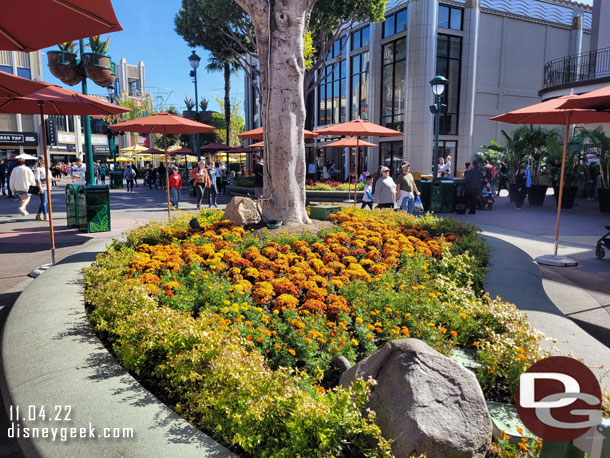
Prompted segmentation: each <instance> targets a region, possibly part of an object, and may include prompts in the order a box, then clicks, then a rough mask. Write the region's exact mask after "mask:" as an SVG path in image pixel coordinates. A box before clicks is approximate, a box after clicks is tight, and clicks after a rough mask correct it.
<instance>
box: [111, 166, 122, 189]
mask: <svg viewBox="0 0 610 458" xmlns="http://www.w3.org/2000/svg"><path fill="white" fill-rule="evenodd" d="M110 189H123V172H120V171H118V170H117V171H115V172H110Z"/></svg>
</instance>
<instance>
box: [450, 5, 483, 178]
mask: <svg viewBox="0 0 610 458" xmlns="http://www.w3.org/2000/svg"><path fill="white" fill-rule="evenodd" d="M480 3H481V2H480V0H467V2H466V8H465V9H464V38H463V41H462V74H461V82H460V108H459V125H458V150H457V158H453V164H452V165H451V169H452V173H453V174H455V171H456V170H460V169H461V167H462V165H463V164H464V162H470V159H472V156H473V154H474V153H475V152H476V151H477V148H478V147H479V146H481V145H474V144H473V136H474V126H475V117H474V114H475V98H476V75H477V48H478V45H479V18H480V14H481V10H480V7H481V4H480ZM456 159H457V160H459V164H457V163H456Z"/></svg>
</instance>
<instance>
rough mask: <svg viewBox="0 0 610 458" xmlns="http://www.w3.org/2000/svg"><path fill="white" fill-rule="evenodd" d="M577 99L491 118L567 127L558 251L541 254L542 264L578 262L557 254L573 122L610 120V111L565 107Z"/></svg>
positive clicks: (570, 97) (553, 101) (561, 99)
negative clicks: (569, 140) (568, 149)
mask: <svg viewBox="0 0 610 458" xmlns="http://www.w3.org/2000/svg"><path fill="white" fill-rule="evenodd" d="M577 98H578V96H576V95H566V96H563V97H558V98H556V99H551V100H547V101H545V102H542V103H537V104H534V105H530V106H527V107H525V108H520V109H519V110H514V111H511V112H508V113H505V114H503V115H500V116H494V117H493V118H489V119H491V120H492V121H500V122H507V123H511V124H560V125H564V126H565V135H564V140H563V154H562V158H561V177H560V180H559V196H558V199H557V221H556V223H555V252H554V254H553V255H552V256H550V255H549V256H540V257H538V258H537V259H536V261H537V262H538V263H539V264H548V265H554V266H575V265H577V263H576V261H573V260H572V259H570V258H567V257H565V256H557V250H558V246H559V220H560V218H561V201H562V198H563V182H564V173H565V166H566V153H567V148H568V136H569V133H570V125H571V124H590V123H604V122H610V113H603V112H598V111H595V110H584V109H563V106H564V104H566V103H567V102H568V101H572V100H575V99H577Z"/></svg>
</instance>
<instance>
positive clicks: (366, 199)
mask: <svg viewBox="0 0 610 458" xmlns="http://www.w3.org/2000/svg"><path fill="white" fill-rule="evenodd" d="M367 206H368V207H369V209H371V210H372V209H373V176H372V175H367V177H366V178H365V183H364V196H363V197H362V206H361V207H360V208H364V207H367Z"/></svg>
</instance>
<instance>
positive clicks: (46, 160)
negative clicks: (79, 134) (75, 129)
mask: <svg viewBox="0 0 610 458" xmlns="http://www.w3.org/2000/svg"><path fill="white" fill-rule="evenodd" d="M38 106H39V107H40V125H41V126H42V152H43V154H44V167H45V171H44V174H45V177H46V179H47V180H46V181H47V182H46V185H47V203H48V205H49V232H50V234H51V263H53V264H55V231H54V229H53V205H52V204H51V176H50V175H51V168H50V163H49V152H48V151H47V133H46V129H45V126H44V110H43V106H44V102H42V101H39V102H38Z"/></svg>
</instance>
